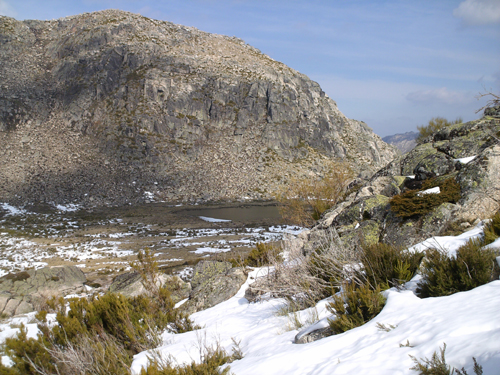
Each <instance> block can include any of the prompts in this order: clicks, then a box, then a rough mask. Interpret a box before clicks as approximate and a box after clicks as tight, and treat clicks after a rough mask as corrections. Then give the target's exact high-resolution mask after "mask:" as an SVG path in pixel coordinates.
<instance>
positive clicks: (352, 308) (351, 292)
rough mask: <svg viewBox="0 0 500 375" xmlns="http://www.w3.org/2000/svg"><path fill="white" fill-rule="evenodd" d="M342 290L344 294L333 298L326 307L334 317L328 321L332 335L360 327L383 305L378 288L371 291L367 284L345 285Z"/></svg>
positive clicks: (382, 297) (378, 311)
mask: <svg viewBox="0 0 500 375" xmlns="http://www.w3.org/2000/svg"><path fill="white" fill-rule="evenodd" d="M343 289H344V292H343V293H342V294H341V295H335V296H333V302H331V303H330V304H329V305H328V306H327V308H328V310H329V311H330V312H332V313H333V314H334V315H335V319H332V320H330V321H329V323H330V329H331V330H332V332H333V334H339V333H343V332H346V331H348V330H350V329H353V328H356V327H360V326H362V325H363V324H365V323H366V322H368V321H369V320H371V319H373V318H374V317H375V316H377V315H378V314H379V313H380V311H382V308H383V307H384V305H385V297H384V296H383V295H382V294H381V293H380V292H381V289H380V287H376V288H375V289H373V288H371V287H370V286H369V285H368V284H365V285H362V286H356V285H355V284H350V285H349V284H345V285H344V286H343Z"/></svg>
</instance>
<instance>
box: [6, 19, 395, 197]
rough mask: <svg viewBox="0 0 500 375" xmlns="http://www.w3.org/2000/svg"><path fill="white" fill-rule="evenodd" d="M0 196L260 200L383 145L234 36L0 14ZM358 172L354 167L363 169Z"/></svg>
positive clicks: (371, 165)
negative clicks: (333, 162) (330, 162)
mask: <svg viewBox="0 0 500 375" xmlns="http://www.w3.org/2000/svg"><path fill="white" fill-rule="evenodd" d="M0 61H1V64H0V81H1V91H0V148H1V149H3V150H5V152H4V153H2V154H1V155H0V162H1V163H2V165H3V166H4V167H3V168H2V170H1V172H0V200H1V201H8V202H10V203H12V204H17V205H25V204H37V203H40V202H53V203H79V204H84V205H105V204H113V205H120V204H125V203H135V202H139V203H140V202H146V201H151V200H155V201H157V200H167V201H176V200H179V201H191V202H193V201H201V200H206V201H214V200H223V199H235V198H243V197H249V198H253V199H263V198H270V197H271V195H272V192H273V191H275V189H276V188H277V187H278V186H280V185H281V184H283V183H286V181H287V179H288V178H289V177H290V176H292V175H293V176H299V177H300V176H309V175H311V174H312V175H315V174H322V173H323V172H324V167H325V160H327V159H331V158H334V159H342V160H345V161H347V162H348V163H350V164H351V165H352V166H353V168H354V169H355V170H356V172H358V173H359V172H362V171H374V170H376V169H378V168H380V167H382V166H384V165H385V164H387V162H389V161H390V160H392V158H393V157H394V156H395V155H396V154H395V150H394V149H393V148H392V147H390V146H388V145H387V144H385V143H384V142H383V141H382V140H381V139H380V138H379V137H378V136H376V135H375V134H374V133H373V132H372V131H371V129H370V128H368V127H367V126H366V124H364V123H363V122H358V121H355V120H350V119H347V118H346V117H345V116H344V115H343V114H342V113H341V112H340V111H339V110H338V108H337V106H336V104H335V102H334V101H333V100H331V99H330V98H328V96H327V95H326V94H325V93H324V92H323V91H322V90H321V88H320V86H319V85H318V84H317V83H316V82H313V81H311V80H310V79H308V78H307V77H306V76H305V75H303V74H301V73H299V72H297V71H295V70H293V69H291V68H289V67H287V66H286V65H284V64H282V63H280V62H277V61H275V60H273V59H272V58H270V57H268V56H266V55H264V54H262V53H261V52H260V51H259V50H257V49H255V48H254V47H252V46H250V45H248V44H246V43H245V42H244V41H242V40H240V39H237V38H235V37H226V36H222V35H214V34H209V33H206V32H202V31H199V30H197V29H194V28H190V27H184V26H181V25H175V24H173V23H170V22H164V21H157V20H152V19H148V18H145V17H142V16H140V15H136V14H131V13H127V12H122V11H117V10H107V11H101V12H96V13H90V14H82V15H78V16H74V17H67V18H63V19H59V20H52V21H23V22H20V21H16V20H15V19H12V18H7V17H0ZM365 175H366V172H365Z"/></svg>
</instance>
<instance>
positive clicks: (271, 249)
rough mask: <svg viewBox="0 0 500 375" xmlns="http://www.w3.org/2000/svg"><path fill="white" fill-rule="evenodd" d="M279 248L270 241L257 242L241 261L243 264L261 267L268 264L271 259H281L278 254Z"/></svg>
mask: <svg viewBox="0 0 500 375" xmlns="http://www.w3.org/2000/svg"><path fill="white" fill-rule="evenodd" d="M279 252H280V248H279V247H278V246H276V245H274V244H272V243H263V242H259V243H258V244H257V245H256V246H255V248H253V249H252V251H250V253H248V255H247V257H246V259H245V260H244V261H243V265H244V266H250V267H262V266H265V265H268V264H270V263H271V262H272V261H274V260H277V261H281V260H282V258H281V256H280V255H279Z"/></svg>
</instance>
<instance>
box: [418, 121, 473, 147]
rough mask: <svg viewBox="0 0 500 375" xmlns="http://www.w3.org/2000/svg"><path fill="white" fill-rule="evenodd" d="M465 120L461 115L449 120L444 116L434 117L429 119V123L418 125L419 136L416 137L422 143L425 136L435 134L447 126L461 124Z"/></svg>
mask: <svg viewBox="0 0 500 375" xmlns="http://www.w3.org/2000/svg"><path fill="white" fill-rule="evenodd" d="M462 122H463V120H462V118H461V117H458V118H457V119H456V120H455V121H448V120H447V119H445V118H444V117H433V118H431V119H430V120H429V122H428V124H427V125H421V126H417V129H418V133H419V134H418V136H417V139H416V142H417V144H421V143H422V142H423V141H424V139H425V138H427V137H428V136H429V135H431V134H434V133H435V132H437V131H438V130H441V129H443V128H445V127H447V126H450V125H454V124H461V123H462Z"/></svg>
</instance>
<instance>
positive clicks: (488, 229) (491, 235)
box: [484, 212, 500, 245]
mask: <svg viewBox="0 0 500 375" xmlns="http://www.w3.org/2000/svg"><path fill="white" fill-rule="evenodd" d="M498 237H500V212H497V213H496V214H495V215H494V216H493V217H492V218H491V221H490V222H489V223H488V224H486V226H485V227H484V244H485V245H488V244H490V243H492V242H493V241H495V240H496V239H497V238H498Z"/></svg>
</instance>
